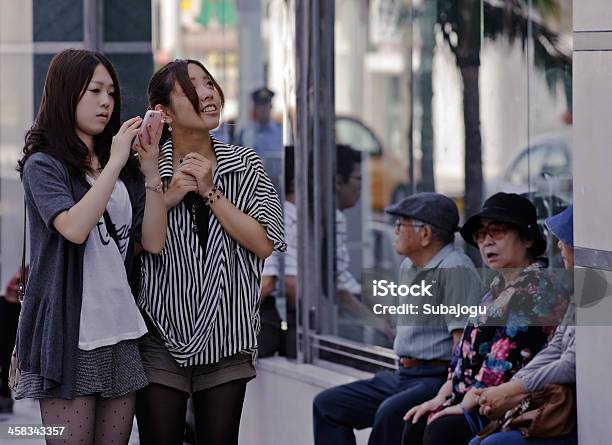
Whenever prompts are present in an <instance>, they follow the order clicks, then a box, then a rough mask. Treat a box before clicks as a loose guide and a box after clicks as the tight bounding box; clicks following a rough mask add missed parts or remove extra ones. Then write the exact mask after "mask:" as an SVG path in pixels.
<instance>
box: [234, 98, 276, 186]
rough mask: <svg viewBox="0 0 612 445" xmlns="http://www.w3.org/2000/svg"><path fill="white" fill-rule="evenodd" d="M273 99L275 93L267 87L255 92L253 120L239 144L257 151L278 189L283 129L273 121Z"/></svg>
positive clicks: (238, 140) (242, 131)
mask: <svg viewBox="0 0 612 445" xmlns="http://www.w3.org/2000/svg"><path fill="white" fill-rule="evenodd" d="M273 97H274V92H273V91H272V90H270V89H268V88H266V87H263V88H259V89H257V90H255V91H253V93H252V94H251V98H252V100H253V118H252V120H251V122H249V124H248V125H247V126H246V127H244V128H243V129H242V130H241V131H240V133H239V134H238V139H237V144H238V145H242V146H246V147H252V148H254V149H255V151H256V152H257V154H258V155H259V157H260V158H261V160H262V161H263V163H264V167H265V169H266V171H267V173H268V175H270V178H271V179H272V182H273V183H274V185H275V186H277V187H278V186H279V184H280V178H281V175H282V166H283V128H282V126H281V124H279V123H278V122H275V121H274V120H273V119H272V98H273Z"/></svg>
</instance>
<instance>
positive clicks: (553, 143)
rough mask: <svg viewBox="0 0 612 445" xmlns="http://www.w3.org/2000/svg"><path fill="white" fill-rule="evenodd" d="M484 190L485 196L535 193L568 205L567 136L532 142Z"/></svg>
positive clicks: (569, 168) (569, 167) (569, 158)
mask: <svg viewBox="0 0 612 445" xmlns="http://www.w3.org/2000/svg"><path fill="white" fill-rule="evenodd" d="M486 189H487V190H486V196H490V195H492V194H493V193H497V192H507V193H527V192H539V193H543V194H548V195H556V196H558V197H560V198H562V199H564V200H565V201H570V202H571V200H572V199H571V198H572V150H571V134H569V133H563V132H562V133H556V134H551V135H543V136H539V137H536V138H534V139H533V140H532V141H531V143H530V144H529V146H527V147H525V148H523V149H522V150H521V151H520V152H519V153H518V154H517V155H516V156H515V157H514V159H513V160H512V161H511V162H510V164H509V165H508V167H507V168H506V169H505V170H504V172H503V174H502V175H501V176H500V177H498V178H496V179H495V180H493V181H491V182H490V183H489V184H487V187H486Z"/></svg>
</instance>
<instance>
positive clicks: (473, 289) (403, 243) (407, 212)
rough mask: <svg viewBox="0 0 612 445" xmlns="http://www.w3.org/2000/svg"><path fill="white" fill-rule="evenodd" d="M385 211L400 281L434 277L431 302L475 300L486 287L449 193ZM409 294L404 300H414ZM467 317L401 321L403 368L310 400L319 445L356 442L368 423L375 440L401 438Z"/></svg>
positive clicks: (397, 347)
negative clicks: (462, 241)
mask: <svg viewBox="0 0 612 445" xmlns="http://www.w3.org/2000/svg"><path fill="white" fill-rule="evenodd" d="M386 212H387V213H388V214H390V215H393V216H395V217H397V218H398V219H397V221H396V224H395V234H396V240H395V244H394V246H395V250H396V251H397V252H398V253H399V254H400V255H402V256H405V257H406V259H405V260H404V262H403V263H402V266H401V269H400V281H399V282H400V283H401V284H405V285H412V284H413V283H420V282H421V280H424V281H425V282H427V283H434V282H436V283H437V284H436V291H435V292H433V295H434V296H433V297H432V299H431V300H429V302H430V303H432V304H438V303H443V302H444V303H447V304H453V303H463V304H470V302H475V300H476V299H477V298H479V296H480V295H481V289H482V284H481V282H480V278H479V276H478V274H477V273H476V269H475V268H474V264H473V263H472V262H471V260H470V259H469V258H468V257H467V256H466V255H465V254H464V253H463V252H462V251H461V250H460V249H458V248H456V247H455V246H454V237H455V235H454V233H455V231H456V230H457V225H458V223H459V213H458V211H457V206H456V205H455V203H454V202H453V201H452V200H451V199H450V198H448V197H446V196H444V195H441V194H439V193H417V194H415V195H412V196H410V197H409V198H406V199H404V200H403V201H401V202H399V203H397V204H395V205H393V206H391V207H389V208H387V209H386ZM410 298H411V297H405V298H403V299H402V301H401V303H409V302H414V300H412V301H411V300H410ZM425 301H428V300H425ZM465 321H466V320H465V318H463V319H462V318H456V317H455V316H453V315H449V316H447V317H444V316H435V315H431V316H427V317H423V318H421V319H418V320H417V319H412V318H411V317H410V316H407V317H405V318H403V319H400V320H399V321H398V327H397V335H396V337H395V342H394V346H393V349H394V351H395V353H396V354H397V355H398V369H397V370H396V371H383V372H379V373H377V374H376V375H375V376H374V377H373V378H371V379H367V380H360V381H357V382H353V383H349V384H347V385H341V386H337V387H333V388H330V389H327V390H325V391H323V392H321V393H320V394H319V395H317V396H316V397H315V399H314V402H313V420H314V438H315V444H316V445H344V444H354V443H355V436H354V433H353V429H363V428H368V427H372V432H371V434H370V438H369V442H368V443H369V444H370V445H386V444H397V443H399V441H400V438H401V435H402V428H403V422H402V416H403V415H404V414H405V413H406V411H407V410H409V409H410V408H412V407H413V406H415V405H418V404H420V403H423V402H425V401H426V400H428V399H429V398H431V397H433V396H434V395H435V394H436V392H437V391H438V389H439V388H440V386H441V385H442V384H443V383H444V378H445V376H446V373H447V369H448V364H449V359H450V357H451V351H452V348H453V345H455V344H457V342H458V341H459V338H460V337H461V330H462V328H463V326H464V325H465Z"/></svg>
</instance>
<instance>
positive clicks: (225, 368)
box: [140, 334, 256, 394]
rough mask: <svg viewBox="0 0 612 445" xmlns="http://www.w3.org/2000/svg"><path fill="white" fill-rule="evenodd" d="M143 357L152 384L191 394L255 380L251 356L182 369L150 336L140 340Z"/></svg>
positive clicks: (245, 355) (242, 354) (157, 341)
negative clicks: (243, 380)
mask: <svg viewBox="0 0 612 445" xmlns="http://www.w3.org/2000/svg"><path fill="white" fill-rule="evenodd" d="M140 356H141V358H142V364H143V366H144V369H145V373H146V374H147V379H148V380H149V383H157V384H159V385H164V386H169V387H171V388H175V389H179V390H181V391H183V392H186V393H187V394H193V393H196V392H198V391H202V390H205V389H209V388H213V387H215V386H219V385H223V384H224V383H228V382H231V381H233V380H241V379H249V380H250V379H252V378H254V377H255V374H256V373H255V367H254V366H253V363H252V359H251V356H250V355H249V354H245V353H238V354H236V355H233V356H231V357H224V358H222V359H221V361H219V362H217V363H212V364H208V365H195V366H179V365H178V363H176V361H175V360H174V358H173V357H172V355H171V354H170V353H169V352H168V349H166V347H165V346H164V344H163V342H162V341H161V340H160V339H159V338H157V337H156V336H154V335H151V334H147V335H145V336H144V337H142V338H141V339H140Z"/></svg>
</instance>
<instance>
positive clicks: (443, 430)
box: [401, 413, 489, 445]
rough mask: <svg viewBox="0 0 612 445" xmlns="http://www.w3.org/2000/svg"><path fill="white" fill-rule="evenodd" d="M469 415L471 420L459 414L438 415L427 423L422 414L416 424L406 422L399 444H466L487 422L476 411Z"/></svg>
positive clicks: (425, 417)
mask: <svg viewBox="0 0 612 445" xmlns="http://www.w3.org/2000/svg"><path fill="white" fill-rule="evenodd" d="M469 416H470V418H471V422H469V421H468V420H467V418H466V417H465V416H464V415H463V414H461V415H450V416H444V417H439V418H437V419H436V420H434V421H433V422H431V423H430V424H427V417H428V416H423V417H421V419H420V420H419V421H418V422H417V423H416V424H413V423H411V422H410V423H406V425H405V427H404V433H403V436H402V442H401V444H402V445H439V444H453V445H468V442H469V441H470V440H471V439H472V438H473V437H474V436H476V434H477V433H478V431H480V425H482V426H485V425H486V424H487V423H489V421H488V419H487V418H486V417H484V416H480V415H479V414H477V413H472V414H469ZM470 424H471V425H472V426H470Z"/></svg>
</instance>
